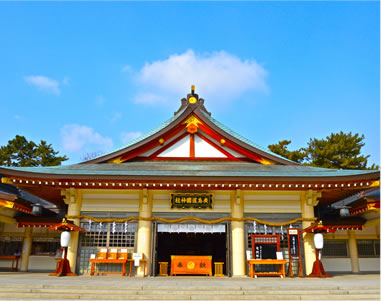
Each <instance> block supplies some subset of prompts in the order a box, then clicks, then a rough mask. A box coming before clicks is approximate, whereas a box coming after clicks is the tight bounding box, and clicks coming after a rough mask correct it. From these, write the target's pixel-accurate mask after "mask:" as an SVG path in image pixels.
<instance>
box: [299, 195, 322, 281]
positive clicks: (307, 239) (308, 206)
mask: <svg viewBox="0 0 381 301" xmlns="http://www.w3.org/2000/svg"><path fill="white" fill-rule="evenodd" d="M318 197H321V192H316V191H312V190H308V191H307V192H305V193H303V194H302V198H301V209H302V217H303V218H314V217H315V213H314V206H316V205H317V204H318V203H319V201H318V199H317V198H318ZM312 223H313V222H306V221H304V222H302V228H303V229H305V228H307V227H309V226H310V225H311V224H312ZM303 241H304V260H305V265H306V275H309V274H311V272H312V266H313V264H314V261H315V259H316V255H315V246H314V234H313V233H303Z"/></svg>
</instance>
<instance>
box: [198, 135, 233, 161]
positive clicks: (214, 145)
mask: <svg viewBox="0 0 381 301" xmlns="http://www.w3.org/2000/svg"><path fill="white" fill-rule="evenodd" d="M196 135H197V136H199V137H200V138H201V139H202V140H204V141H205V142H207V143H209V144H210V145H211V146H213V147H214V148H216V149H217V150H219V151H220V152H221V153H223V154H224V155H225V156H227V157H228V158H229V159H231V160H236V157H234V156H233V155H232V154H230V153H229V152H227V151H226V150H224V149H223V148H222V147H219V146H218V145H217V144H215V143H214V142H213V141H211V140H209V139H208V138H206V137H205V136H204V135H202V134H201V133H199V132H198V133H196Z"/></svg>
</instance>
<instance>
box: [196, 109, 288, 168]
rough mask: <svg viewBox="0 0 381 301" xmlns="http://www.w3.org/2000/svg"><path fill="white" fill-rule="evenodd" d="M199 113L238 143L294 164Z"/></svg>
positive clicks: (210, 117) (207, 115)
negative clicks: (240, 142) (238, 141)
mask: <svg viewBox="0 0 381 301" xmlns="http://www.w3.org/2000/svg"><path fill="white" fill-rule="evenodd" d="M201 112H202V113H203V114H204V115H205V117H206V118H208V119H209V120H210V121H211V122H212V123H214V124H215V125H216V126H218V127H219V128H220V129H222V130H223V131H225V132H226V133H228V134H229V135H231V136H233V137H234V138H236V139H238V140H240V141H242V142H244V143H246V144H248V145H250V146H252V147H254V148H256V149H259V150H261V151H263V152H265V153H268V154H270V155H273V156H275V157H278V158H281V159H283V160H286V161H289V162H292V163H295V162H293V161H291V160H289V159H287V158H285V157H282V156H280V155H278V154H276V153H273V152H271V151H269V150H268V149H266V148H264V147H262V146H259V145H258V144H256V143H254V142H252V141H250V140H249V139H247V138H245V137H243V136H241V135H240V134H238V133H236V132H234V131H233V130H231V129H229V128H228V127H227V126H225V125H223V124H222V123H220V122H219V121H217V120H216V119H214V118H213V117H212V116H210V115H209V114H207V113H206V112H204V111H203V110H201Z"/></svg>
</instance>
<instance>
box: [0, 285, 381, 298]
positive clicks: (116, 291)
mask: <svg viewBox="0 0 381 301" xmlns="http://www.w3.org/2000/svg"><path fill="white" fill-rule="evenodd" d="M94 291H96V293H97V294H98V295H190V296H191V295H226V294H228V295H311V294H319V295H361V294H379V292H380V291H379V290H377V289H345V290H344V289H334V290H332V289H331V290H325V289H319V290H317V289H315V290H311V289H305V290H283V289H280V290H246V289H242V290H235V291H227V290H217V289H216V290H192V291H190V290H183V289H182V288H181V289H178V288H177V289H172V290H157V289H151V290H119V289H112V288H110V289H108V290H103V289H97V288H93V289H91V290H89V289H78V288H77V287H72V288H10V287H7V288H3V287H0V292H3V293H50V294H65V293H68V294H79V295H86V294H94Z"/></svg>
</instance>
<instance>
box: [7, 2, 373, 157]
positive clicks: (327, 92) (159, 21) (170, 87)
mask: <svg viewBox="0 0 381 301" xmlns="http://www.w3.org/2000/svg"><path fill="white" fill-rule="evenodd" d="M379 12H380V7H379V3H378V2H268V3H266V2H239V3H232V2H210V3H203V2H194V3H188V2H179V3H176V2H143V3H137V2H111V3H104V2H82V3H73V2H63V3H62V2H59V3H57V2H40V3H27V2H16V3H10V2H0V100H1V111H2V114H1V116H2V126H1V131H0V145H6V144H7V141H8V140H10V139H12V138H14V136H15V135H17V134H18V135H24V136H25V137H26V138H27V139H29V140H33V141H36V142H38V141H39V140H41V139H43V140H46V141H47V142H48V143H51V144H52V145H53V147H54V148H55V149H56V150H59V151H60V153H61V154H66V155H67V156H68V157H69V158H70V161H68V162H67V163H76V162H79V161H80V160H81V158H82V157H83V156H84V155H85V154H87V153H93V152H108V151H110V150H113V149H117V148H120V147H122V146H123V144H125V143H126V142H128V140H130V139H132V138H134V137H136V136H138V135H139V134H140V133H145V132H147V131H149V130H151V129H152V128H154V127H156V126H158V125H160V124H161V123H162V122H164V121H165V120H167V119H169V118H170V117H171V116H173V112H174V111H176V110H177V109H178V107H179V106H180V98H181V97H184V96H185V95H186V94H187V93H188V92H189V89H190V85H191V84H196V92H197V93H199V95H200V97H203V98H205V105H206V107H207V109H209V110H210V111H211V112H212V116H213V117H214V118H216V119H217V120H219V121H220V122H222V123H223V124H225V125H227V126H228V127H230V128H231V129H233V130H234V131H236V132H238V133H240V134H241V135H243V136H245V137H247V138H248V139H250V140H252V141H253V142H255V143H257V144H259V145H261V146H264V147H266V146H267V145H269V144H273V143H276V142H278V141H279V140H283V139H288V140H292V144H291V146H290V149H296V148H299V147H303V146H306V144H307V142H308V141H309V138H324V137H326V136H328V135H329V134H330V133H332V132H339V131H344V132H350V131H351V132H352V133H360V134H364V135H365V143H366V145H365V147H364V148H363V151H364V154H370V155H371V157H370V163H377V164H379V161H380V155H379V153H380V32H379V28H380V26H379V24H380V16H379ZM67 163H66V164H67Z"/></svg>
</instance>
